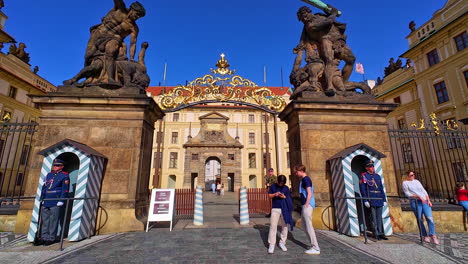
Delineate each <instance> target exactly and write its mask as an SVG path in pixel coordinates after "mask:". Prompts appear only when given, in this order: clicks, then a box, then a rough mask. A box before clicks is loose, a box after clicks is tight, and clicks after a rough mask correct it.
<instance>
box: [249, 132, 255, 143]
mask: <svg viewBox="0 0 468 264" xmlns="http://www.w3.org/2000/svg"><path fill="white" fill-rule="evenodd" d="M249 144H255V133H249Z"/></svg>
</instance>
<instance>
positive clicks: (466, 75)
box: [463, 71, 468, 87]
mask: <svg viewBox="0 0 468 264" xmlns="http://www.w3.org/2000/svg"><path fill="white" fill-rule="evenodd" d="M463 75H464V76H465V83H466V86H467V87H468V71H464V72H463Z"/></svg>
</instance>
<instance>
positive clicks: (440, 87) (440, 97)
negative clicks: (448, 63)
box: [434, 81, 449, 104]
mask: <svg viewBox="0 0 468 264" xmlns="http://www.w3.org/2000/svg"><path fill="white" fill-rule="evenodd" d="M434 88H435V92H436V96H437V102H438V103H439V104H441V103H445V102H447V101H448V100H449V98H448V93H447V88H446V87H445V82H444V81H442V82H440V83H436V84H434Z"/></svg>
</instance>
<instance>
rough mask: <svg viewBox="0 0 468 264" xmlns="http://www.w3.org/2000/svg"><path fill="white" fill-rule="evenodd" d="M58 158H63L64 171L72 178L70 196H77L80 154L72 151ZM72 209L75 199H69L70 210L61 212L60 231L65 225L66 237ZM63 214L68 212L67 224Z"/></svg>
mask: <svg viewBox="0 0 468 264" xmlns="http://www.w3.org/2000/svg"><path fill="white" fill-rule="evenodd" d="M57 159H61V160H63V163H64V167H63V171H65V172H67V173H68V176H69V178H70V184H69V189H68V198H75V191H76V182H77V179H78V172H79V168H80V159H79V158H78V156H76V154H74V153H72V152H65V153H62V154H60V155H58V156H57ZM51 169H52V168H51ZM64 208H66V206H64ZM72 210H73V201H69V205H68V210H67V211H66V212H64V211H65V210H64V209H62V212H61V214H62V215H61V216H60V227H59V232H60V230H61V228H62V226H64V227H65V233H64V234H65V237H66V236H67V234H68V228H69V226H70V219H71V214H72ZM63 214H67V217H66V219H68V221H67V222H66V223H65V224H64V223H63V220H64V219H65V218H64V217H63ZM59 232H58V234H60V233H59Z"/></svg>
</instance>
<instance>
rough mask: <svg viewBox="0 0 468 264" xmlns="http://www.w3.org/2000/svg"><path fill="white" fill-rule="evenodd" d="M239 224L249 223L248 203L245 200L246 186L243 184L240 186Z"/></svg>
mask: <svg viewBox="0 0 468 264" xmlns="http://www.w3.org/2000/svg"><path fill="white" fill-rule="evenodd" d="M239 204H240V212H239V215H240V224H241V225H248V224H249V204H248V202H247V188H245V186H243V187H241V188H240V202H239Z"/></svg>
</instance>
